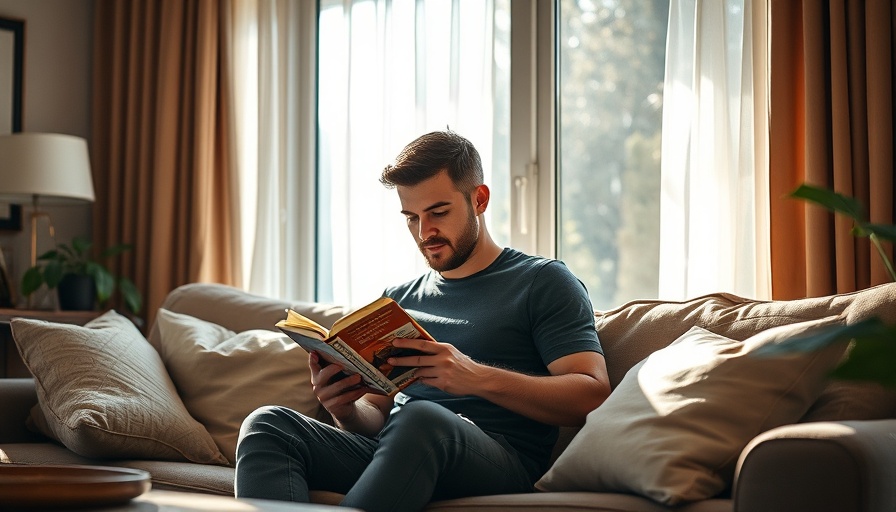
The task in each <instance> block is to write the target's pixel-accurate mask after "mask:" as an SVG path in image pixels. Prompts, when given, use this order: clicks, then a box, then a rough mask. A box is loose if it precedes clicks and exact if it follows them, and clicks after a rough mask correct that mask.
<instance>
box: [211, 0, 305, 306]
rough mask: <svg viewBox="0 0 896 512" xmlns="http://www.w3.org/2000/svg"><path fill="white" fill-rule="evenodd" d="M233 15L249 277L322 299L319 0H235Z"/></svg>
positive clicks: (237, 173) (236, 140) (238, 176)
mask: <svg viewBox="0 0 896 512" xmlns="http://www.w3.org/2000/svg"><path fill="white" fill-rule="evenodd" d="M230 16H231V18H230V20H229V27H230V28H231V30H230V31H229V33H230V34H231V37H230V38H229V40H228V43H227V48H228V52H229V53H228V55H229V57H230V59H231V61H232V62H233V66H232V67H231V68H230V75H229V76H228V80H227V81H228V82H229V83H232V84H233V85H234V86H233V88H232V92H233V94H232V95H231V96H230V97H229V98H227V100H228V101H229V102H230V103H231V105H232V108H231V110H232V111H233V112H234V116H235V119H236V122H235V123H234V125H233V128H234V129H233V131H232V133H231V138H232V140H233V144H232V145H231V148H232V149H233V152H234V156H233V162H234V163H235V165H234V166H232V171H233V175H232V177H231V179H232V180H233V181H234V182H235V183H238V184H239V185H238V187H237V189H238V190H239V195H238V197H236V198H235V199H234V201H235V206H236V207H237V208H238V209H239V211H240V215H239V218H240V223H239V225H238V226H237V227H236V229H237V230H238V233H239V239H240V240H241V251H240V255H241V257H240V269H241V275H242V279H241V281H240V285H241V287H242V288H244V289H246V290H249V291H251V292H254V293H257V294H260V295H265V296H269V297H284V298H294V299H302V300H313V299H314V266H315V264H314V257H315V252H314V247H315V237H314V234H315V231H314V219H315V216H316V204H317V203H316V199H317V198H316V193H315V192H316V178H315V174H316V169H315V141H316V132H315V118H316V109H315V99H316V79H315V73H314V72H315V57H314V55H315V48H316V44H317V41H316V31H315V29H314V27H315V26H316V17H317V8H316V4H315V2H295V1H293V0H234V1H233V3H232V9H231V10H230Z"/></svg>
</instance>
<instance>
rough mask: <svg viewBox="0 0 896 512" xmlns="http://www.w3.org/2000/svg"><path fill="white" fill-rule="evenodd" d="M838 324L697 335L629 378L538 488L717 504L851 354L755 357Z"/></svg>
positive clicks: (831, 350)
mask: <svg viewBox="0 0 896 512" xmlns="http://www.w3.org/2000/svg"><path fill="white" fill-rule="evenodd" d="M841 321H842V318H841V317H839V316H837V317H827V318H824V319H820V320H815V321H809V322H802V323H798V324H793V325H786V326H781V327H776V328H773V329H769V330H767V331H764V332H761V333H758V334H756V335H754V336H752V337H750V338H748V339H747V340H745V341H743V342H740V341H735V340H731V339H728V338H725V337H723V336H720V335H717V334H713V333H711V332H709V331H707V330H705V329H703V328H700V327H693V328H691V329H690V330H688V331H687V332H686V333H685V334H683V335H682V336H681V337H680V338H678V339H677V340H676V341H674V342H673V343H672V344H671V345H669V346H668V347H666V348H663V349H660V350H658V351H656V352H654V353H653V354H651V355H650V356H648V357H647V358H646V359H644V360H643V361H641V362H640V363H638V364H637V365H635V366H634V367H633V368H632V369H631V370H630V371H629V372H628V373H627V374H626V375H625V377H624V378H623V379H622V382H621V383H620V384H619V385H618V386H617V387H616V389H614V390H613V392H612V393H611V394H610V397H609V398H608V399H607V401H606V402H605V403H604V404H603V405H601V406H600V407H598V408H597V409H595V410H594V411H592V412H591V413H590V414H589V415H588V418H587V421H586V424H585V426H584V427H583V428H582V430H581V431H580V432H579V434H578V435H577V436H576V437H575V438H574V439H573V441H572V442H571V443H570V446H569V447H568V448H567V449H566V450H565V451H564V452H563V453H562V454H561V455H560V457H559V458H558V460H557V461H556V462H555V463H554V465H553V466H552V467H551V469H550V470H549V471H548V472H547V474H545V475H544V477H542V478H541V480H539V481H538V482H537V483H536V487H537V488H538V489H539V490H542V491H597V492H601V491H606V492H632V493H636V494H640V495H643V496H646V497H648V498H651V499H653V500H655V501H658V502H661V503H664V504H666V505H678V504H680V503H685V502H690V501H695V500H702V499H707V498H710V497H713V496H716V495H717V494H719V493H720V492H722V491H724V490H725V489H726V487H728V486H730V485H731V481H732V478H733V474H734V467H735V465H736V463H737V459H738V456H739V455H740V453H741V451H742V450H743V448H744V447H745V446H746V445H747V443H748V442H749V441H750V440H751V439H753V438H754V437H755V436H756V435H758V434H760V433H762V432H764V431H766V430H769V429H771V428H774V427H777V426H780V425H784V424H788V423H793V422H796V421H797V420H799V419H800V417H801V416H802V415H803V414H804V413H805V412H806V410H807V409H808V408H809V406H810V405H811V404H812V403H813V401H814V400H815V399H816V398H817V396H818V395H819V393H820V392H821V390H822V389H823V388H824V385H825V384H826V376H827V374H828V373H829V372H830V371H831V370H832V369H833V368H834V367H835V366H836V365H837V363H838V361H839V360H840V359H841V357H842V355H843V352H844V350H845V346H843V345H836V346H830V347H828V348H826V349H824V350H822V351H819V352H812V353H797V354H787V355H776V356H774V357H758V356H754V355H752V353H753V352H754V351H755V350H756V349H758V348H759V347H762V346H765V345H768V344H774V343H779V342H781V341H782V340H785V339H787V338H791V337H793V336H797V335H800V334H804V333H806V332H807V331H809V330H810V329H815V328H821V327H824V326H829V325H834V324H837V323H840V322H841Z"/></svg>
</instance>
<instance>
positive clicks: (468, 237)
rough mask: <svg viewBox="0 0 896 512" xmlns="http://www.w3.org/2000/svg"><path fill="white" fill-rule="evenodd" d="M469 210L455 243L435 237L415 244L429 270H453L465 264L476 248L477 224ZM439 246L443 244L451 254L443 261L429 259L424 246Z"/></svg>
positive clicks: (477, 239)
mask: <svg viewBox="0 0 896 512" xmlns="http://www.w3.org/2000/svg"><path fill="white" fill-rule="evenodd" d="M468 207H469V205H468ZM469 210H470V215H469V218H468V221H467V225H466V226H465V227H464V230H463V232H462V233H461V234H460V237H459V238H458V239H457V243H453V242H451V241H450V240H448V239H447V238H443V237H440V236H435V237H430V238H427V239H426V240H424V241H422V242H420V243H419V244H417V245H418V247H419V248H420V252H422V253H423V258H424V259H425V260H426V264H427V265H429V268H431V269H433V270H435V271H436V272H448V271H449V270H454V269H456V268H457V267H459V266H461V265H463V264H464V263H466V261H467V260H468V259H469V258H470V255H471V254H473V249H475V248H476V242H478V241H479V223H478V222H476V215H475V214H474V213H473V208H472V207H469ZM440 244H445V245H446V246H447V247H448V248H449V249H451V250H452V251H453V252H452V253H451V255H450V256H448V257H447V258H445V259H443V260H439V259H433V258H431V257H430V256H429V255H428V254H427V252H426V246H427V245H440Z"/></svg>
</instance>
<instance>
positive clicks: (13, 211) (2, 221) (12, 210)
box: [0, 204, 22, 231]
mask: <svg viewBox="0 0 896 512" xmlns="http://www.w3.org/2000/svg"><path fill="white" fill-rule="evenodd" d="M21 230H22V205H20V204H0V231H21Z"/></svg>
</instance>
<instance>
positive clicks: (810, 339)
mask: <svg viewBox="0 0 896 512" xmlns="http://www.w3.org/2000/svg"><path fill="white" fill-rule="evenodd" d="M892 331H893V328H892V327H889V326H887V325H885V324H884V323H883V322H882V321H881V320H880V319H879V318H877V317H871V318H867V319H865V320H862V321H860V322H856V323H854V324H849V325H832V326H829V327H820V328H818V329H814V330H812V331H811V332H808V333H806V334H804V335H801V336H795V337H793V338H790V339H787V340H784V341H782V342H780V343H777V344H774V345H766V346H764V347H761V348H759V349H758V350H756V351H755V352H754V354H755V355H757V356H760V357H762V356H774V355H778V354H787V353H793V352H811V351H813V350H819V349H822V348H824V347H826V346H828V345H830V344H832V343H837V342H844V343H845V342H848V341H850V340H852V339H856V338H875V337H878V336H887V335H889V333H891V332H892Z"/></svg>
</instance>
